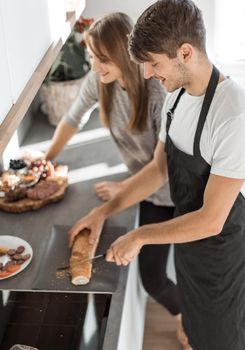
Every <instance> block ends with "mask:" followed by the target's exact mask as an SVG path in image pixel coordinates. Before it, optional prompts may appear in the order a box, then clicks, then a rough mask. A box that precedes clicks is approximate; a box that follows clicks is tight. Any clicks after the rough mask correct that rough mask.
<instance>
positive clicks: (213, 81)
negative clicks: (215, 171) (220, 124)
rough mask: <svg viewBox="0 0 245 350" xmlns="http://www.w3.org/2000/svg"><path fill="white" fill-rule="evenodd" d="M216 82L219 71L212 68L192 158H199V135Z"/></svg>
mask: <svg viewBox="0 0 245 350" xmlns="http://www.w3.org/2000/svg"><path fill="white" fill-rule="evenodd" d="M218 82H219V71H218V69H217V68H216V67H215V66H213V70H212V74H211V77H210V80H209V83H208V87H207V90H206V93H205V97H204V101H203V104H202V109H201V112H200V116H199V120H198V124H197V129H196V134H195V139H194V145H193V154H194V156H201V152H200V139H201V134H202V130H203V126H204V123H205V120H206V117H207V114H208V111H209V107H210V105H211V102H212V100H213V96H214V93H215V90H216V87H217V85H218Z"/></svg>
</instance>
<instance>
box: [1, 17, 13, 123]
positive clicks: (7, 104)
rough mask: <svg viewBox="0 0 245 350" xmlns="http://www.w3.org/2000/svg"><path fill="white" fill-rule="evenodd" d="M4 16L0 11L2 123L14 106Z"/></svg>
mask: <svg viewBox="0 0 245 350" xmlns="http://www.w3.org/2000/svg"><path fill="white" fill-rule="evenodd" d="M2 24H3V23H2V16H1V11H0V52H1V55H0V77H1V78H0V124H1V123H2V121H3V119H4V118H5V116H6V114H7V113H8V111H9V110H10V108H11V106H12V104H13V103H12V96H11V89H10V76H9V69H8V63H7V55H6V50H5V38H4V34H3V25H2Z"/></svg>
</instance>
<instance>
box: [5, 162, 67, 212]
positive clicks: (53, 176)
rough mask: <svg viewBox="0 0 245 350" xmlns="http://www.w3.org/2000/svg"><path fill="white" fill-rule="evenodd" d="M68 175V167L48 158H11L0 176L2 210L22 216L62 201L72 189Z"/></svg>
mask: <svg viewBox="0 0 245 350" xmlns="http://www.w3.org/2000/svg"><path fill="white" fill-rule="evenodd" d="M67 173H68V167H67V166H65V165H56V164H53V163H52V162H51V161H48V160H45V159H38V160H34V161H28V160H26V159H25V160H24V159H14V160H12V159H11V160H10V164H9V169H8V170H7V171H4V172H3V173H2V174H1V177H0V209H1V210H4V211H6V212H12V213H22V212H25V211H29V210H36V209H39V208H41V207H43V206H44V205H47V204H49V203H52V202H57V201H59V200H61V199H62V198H63V197H64V194H65V191H66V188H67V186H68V181H67Z"/></svg>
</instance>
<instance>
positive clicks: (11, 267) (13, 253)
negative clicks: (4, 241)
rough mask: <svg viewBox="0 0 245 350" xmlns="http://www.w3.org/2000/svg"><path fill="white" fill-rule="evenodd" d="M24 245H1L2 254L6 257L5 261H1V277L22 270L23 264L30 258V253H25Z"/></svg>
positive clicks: (0, 254)
mask: <svg viewBox="0 0 245 350" xmlns="http://www.w3.org/2000/svg"><path fill="white" fill-rule="evenodd" d="M24 252H25V247H24V246H19V247H17V248H16V249H8V248H7V247H0V256H1V257H6V259H5V263H2V262H0V279H1V278H6V277H9V276H11V275H12V274H13V273H15V272H17V271H18V270H20V268H21V265H22V264H23V263H24V262H25V261H27V260H29V259H30V257H31V255H30V254H23V253H24Z"/></svg>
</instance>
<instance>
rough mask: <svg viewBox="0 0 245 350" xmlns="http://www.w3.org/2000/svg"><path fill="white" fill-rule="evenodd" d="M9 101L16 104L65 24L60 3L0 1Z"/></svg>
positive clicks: (27, 0) (52, 0) (23, 0)
mask: <svg viewBox="0 0 245 350" xmlns="http://www.w3.org/2000/svg"><path fill="white" fill-rule="evenodd" d="M0 5H1V7H0V10H1V14H2V21H3V23H2V25H3V35H4V36H5V43H6V55H7V60H8V64H9V72H10V84H11V92H12V99H13V101H14V102H16V101H17V99H18V97H19V96H20V93H21V92H22V90H23V89H24V87H25V85H26V84H27V82H28V80H29V79H30V78H31V76H32V74H33V72H34V71H35V68H36V67H37V65H38V64H39V62H40V61H41V59H42V57H43V56H44V54H45V53H46V51H47V50H48V48H49V46H50V44H51V43H52V41H53V40H54V39H55V35H56V36H57V33H58V32H59V30H60V29H61V25H62V24H63V23H64V20H65V11H64V1H60V0H45V1H44V0H43V1H33V0H22V1H19V0H0Z"/></svg>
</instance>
